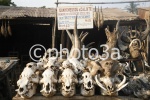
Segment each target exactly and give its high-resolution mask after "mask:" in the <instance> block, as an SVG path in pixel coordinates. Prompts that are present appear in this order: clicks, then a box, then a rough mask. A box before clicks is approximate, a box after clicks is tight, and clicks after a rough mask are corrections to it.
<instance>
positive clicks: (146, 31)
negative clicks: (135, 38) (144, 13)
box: [141, 19, 150, 40]
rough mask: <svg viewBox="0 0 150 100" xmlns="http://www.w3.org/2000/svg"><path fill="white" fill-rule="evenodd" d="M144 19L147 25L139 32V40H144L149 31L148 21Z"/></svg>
mask: <svg viewBox="0 0 150 100" xmlns="http://www.w3.org/2000/svg"><path fill="white" fill-rule="evenodd" d="M145 21H146V24H147V27H146V30H145V31H144V32H142V33H141V40H145V38H146V37H147V35H148V33H149V31H150V25H149V24H150V23H149V21H147V20H146V19H145Z"/></svg>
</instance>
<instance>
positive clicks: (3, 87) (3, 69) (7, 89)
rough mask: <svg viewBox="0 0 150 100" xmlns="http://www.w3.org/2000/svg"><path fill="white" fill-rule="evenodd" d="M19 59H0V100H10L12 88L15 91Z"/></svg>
mask: <svg viewBox="0 0 150 100" xmlns="http://www.w3.org/2000/svg"><path fill="white" fill-rule="evenodd" d="M18 61H19V59H17V58H14V57H0V100H4V99H6V100H11V99H12V92H13V91H12V88H14V89H15V86H16V82H17V77H16V66H17V64H18Z"/></svg>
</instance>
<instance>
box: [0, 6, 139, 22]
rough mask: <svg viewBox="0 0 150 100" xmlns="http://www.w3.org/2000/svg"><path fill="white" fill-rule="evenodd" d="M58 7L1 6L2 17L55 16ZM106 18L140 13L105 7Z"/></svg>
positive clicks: (128, 16) (118, 17) (132, 17)
mask: <svg viewBox="0 0 150 100" xmlns="http://www.w3.org/2000/svg"><path fill="white" fill-rule="evenodd" d="M55 14H56V8H35V7H9V6H0V19H2V18H5V17H6V16H7V18H17V17H44V18H48V17H55ZM103 14H104V20H134V19H137V18H138V15H135V14H131V13H128V12H126V11H124V10H121V9H119V8H104V9H103Z"/></svg>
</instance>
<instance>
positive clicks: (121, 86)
mask: <svg viewBox="0 0 150 100" xmlns="http://www.w3.org/2000/svg"><path fill="white" fill-rule="evenodd" d="M128 84H129V83H126V84H124V85H122V86H121V87H120V88H118V89H117V90H116V91H120V90H121V89H123V88H124V87H126V86H127V85H128Z"/></svg>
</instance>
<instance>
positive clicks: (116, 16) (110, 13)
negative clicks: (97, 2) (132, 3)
mask: <svg viewBox="0 0 150 100" xmlns="http://www.w3.org/2000/svg"><path fill="white" fill-rule="evenodd" d="M103 14H104V20H135V19H137V18H138V15H135V14H132V13H129V12H126V11H124V10H121V9H118V8H104V9H103Z"/></svg>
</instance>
